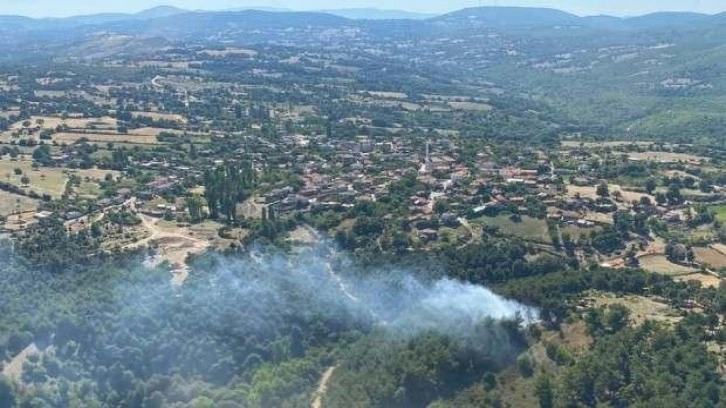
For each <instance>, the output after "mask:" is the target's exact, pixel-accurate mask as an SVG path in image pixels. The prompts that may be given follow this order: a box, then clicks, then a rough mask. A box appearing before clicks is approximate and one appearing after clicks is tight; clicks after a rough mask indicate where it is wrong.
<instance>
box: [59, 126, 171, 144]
mask: <svg viewBox="0 0 726 408" xmlns="http://www.w3.org/2000/svg"><path fill="white" fill-rule="evenodd" d="M137 130H138V129H137ZM152 133H156V134H152ZM158 134H159V132H149V133H148V134H145V135H139V134H120V133H115V134H111V133H109V134H99V133H65V132H63V133H56V134H54V135H53V141H54V142H57V143H66V144H72V143H75V142H77V141H79V140H81V139H88V141H89V142H90V143H129V144H158V143H159V142H158V141H157V139H156V136H157V135H158Z"/></svg>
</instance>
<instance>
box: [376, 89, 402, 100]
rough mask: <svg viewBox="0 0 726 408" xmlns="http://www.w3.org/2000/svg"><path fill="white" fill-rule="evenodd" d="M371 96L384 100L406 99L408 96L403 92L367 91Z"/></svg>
mask: <svg viewBox="0 0 726 408" xmlns="http://www.w3.org/2000/svg"><path fill="white" fill-rule="evenodd" d="M367 92H368V93H369V94H371V95H372V96H375V97H378V98H384V99H408V95H406V94H405V93H403V92H377V91H367Z"/></svg>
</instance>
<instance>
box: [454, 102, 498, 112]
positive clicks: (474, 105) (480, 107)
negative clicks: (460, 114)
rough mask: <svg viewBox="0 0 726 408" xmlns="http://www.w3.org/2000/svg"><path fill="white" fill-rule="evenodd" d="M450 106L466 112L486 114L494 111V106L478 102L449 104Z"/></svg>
mask: <svg viewBox="0 0 726 408" xmlns="http://www.w3.org/2000/svg"><path fill="white" fill-rule="evenodd" d="M448 105H449V106H451V108H452V109H454V110H465V111H478V112H486V111H490V110H492V109H493V107H492V105H489V104H486V103H478V102H449V103H448Z"/></svg>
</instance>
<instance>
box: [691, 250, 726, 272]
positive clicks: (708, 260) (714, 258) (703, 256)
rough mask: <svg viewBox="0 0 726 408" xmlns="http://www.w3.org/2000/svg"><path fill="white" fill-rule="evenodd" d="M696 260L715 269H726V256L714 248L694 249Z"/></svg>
mask: <svg viewBox="0 0 726 408" xmlns="http://www.w3.org/2000/svg"><path fill="white" fill-rule="evenodd" d="M693 252H695V254H696V260H697V261H698V262H701V263H705V264H707V265H709V266H711V267H713V268H716V269H721V268H726V255H725V254H723V253H722V252H719V251H717V250H716V249H712V248H693Z"/></svg>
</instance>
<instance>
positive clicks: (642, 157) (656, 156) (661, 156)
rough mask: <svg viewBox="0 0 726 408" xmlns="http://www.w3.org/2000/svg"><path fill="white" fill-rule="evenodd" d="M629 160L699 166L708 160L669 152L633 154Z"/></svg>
mask: <svg viewBox="0 0 726 408" xmlns="http://www.w3.org/2000/svg"><path fill="white" fill-rule="evenodd" d="M628 157H629V158H630V159H631V160H636V161H647V162H659V163H678V162H684V163H690V164H700V163H702V162H703V163H705V162H708V159H706V158H703V157H699V156H694V155H692V154H685V153H670V152H643V153H640V152H633V153H630V154H629V155H628Z"/></svg>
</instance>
